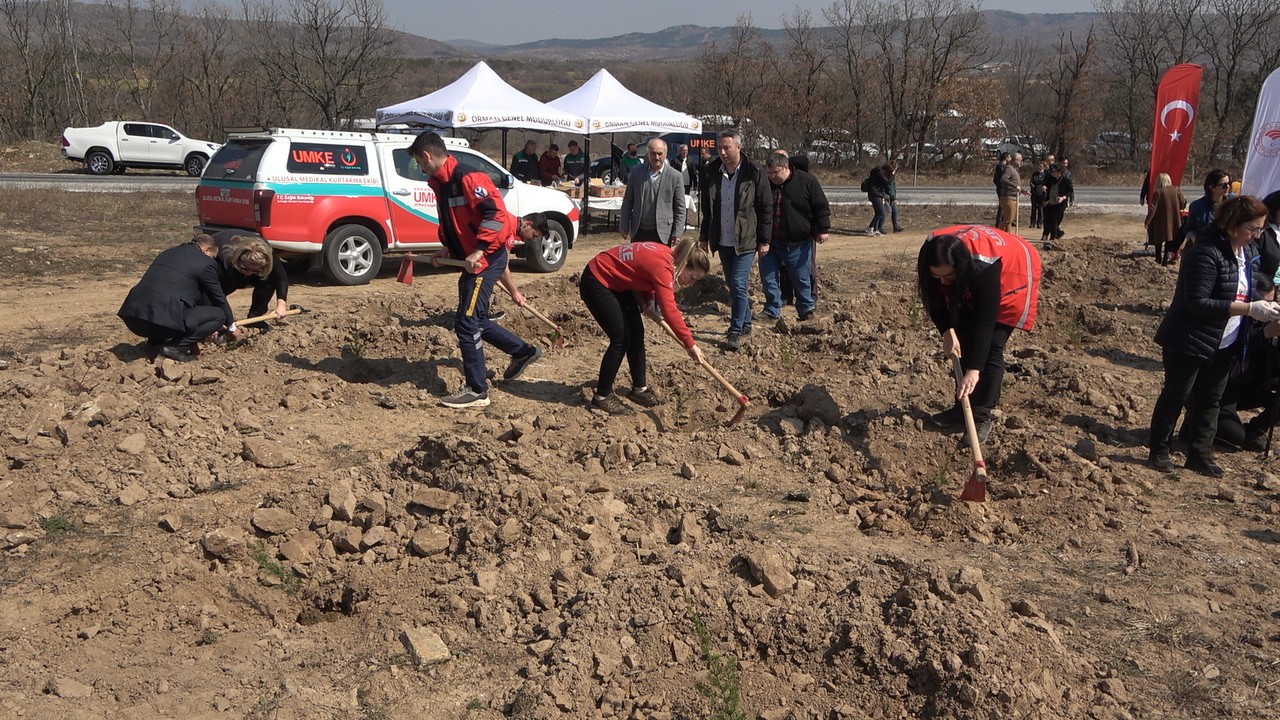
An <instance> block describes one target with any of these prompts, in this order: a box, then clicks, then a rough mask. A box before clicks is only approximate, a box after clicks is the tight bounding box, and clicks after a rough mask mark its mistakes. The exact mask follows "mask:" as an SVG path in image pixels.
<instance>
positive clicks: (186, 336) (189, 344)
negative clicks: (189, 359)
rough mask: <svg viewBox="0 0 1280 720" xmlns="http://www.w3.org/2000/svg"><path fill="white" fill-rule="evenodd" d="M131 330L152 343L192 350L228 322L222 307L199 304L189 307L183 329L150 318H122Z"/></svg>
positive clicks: (184, 318)
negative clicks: (155, 321)
mask: <svg viewBox="0 0 1280 720" xmlns="http://www.w3.org/2000/svg"><path fill="white" fill-rule="evenodd" d="M122 319H123V320H124V326H125V327H127V328H129V332H131V333H133V334H134V335H137V336H138V337H141V338H146V339H147V340H148V341H150V342H152V343H159V344H162V345H176V346H178V347H180V348H182V349H184V350H191V349H192V348H194V347H195V346H196V345H197V344H198V343H199V342H200V341H201V340H204V339H205V338H207V337H209V336H210V335H212V334H214V333H216V332H218V331H219V330H221V329H222V327H223V326H224V325H225V324H226V320H227V318H226V316H225V315H223V314H222V308H219V307H213V306H211V305H197V306H195V307H193V308H187V313H186V315H185V316H184V317H183V321H184V322H185V323H186V326H185V327H183V328H182V329H181V330H177V329H174V328H167V327H164V326H161V325H157V324H155V323H153V322H151V321H150V320H142V319H140V318H122Z"/></svg>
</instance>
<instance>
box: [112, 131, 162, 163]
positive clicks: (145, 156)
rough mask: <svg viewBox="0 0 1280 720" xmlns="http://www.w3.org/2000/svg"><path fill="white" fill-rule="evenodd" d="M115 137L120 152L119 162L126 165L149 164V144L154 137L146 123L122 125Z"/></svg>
mask: <svg viewBox="0 0 1280 720" xmlns="http://www.w3.org/2000/svg"><path fill="white" fill-rule="evenodd" d="M116 137H117V138H118V139H119V143H117V145H118V147H119V152H120V160H121V161H123V162H126V163H130V162H135V163H147V162H151V143H152V142H154V141H155V137H153V136H152V135H151V125H150V124H148V123H124V124H123V125H121V126H120V129H119V131H117V135H116Z"/></svg>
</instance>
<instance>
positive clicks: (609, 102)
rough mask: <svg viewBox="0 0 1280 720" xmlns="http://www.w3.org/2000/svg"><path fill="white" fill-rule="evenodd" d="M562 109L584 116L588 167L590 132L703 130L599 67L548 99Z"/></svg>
mask: <svg viewBox="0 0 1280 720" xmlns="http://www.w3.org/2000/svg"><path fill="white" fill-rule="evenodd" d="M547 105H548V106H550V107H553V108H556V109H558V110H560V111H562V112H565V113H568V114H571V115H574V116H580V117H584V118H586V120H587V130H586V133H587V138H586V146H585V147H584V148H583V152H585V153H586V154H587V165H588V168H589V167H590V164H591V134H592V133H600V132H607V133H617V132H663V133H665V132H687V133H700V132H702V121H701V120H699V119H698V118H696V117H694V116H692V115H686V114H685V113H682V112H676V111H675V110H672V109H671V108H667V107H663V106H661V105H659V104H657V103H655V102H653V101H651V100H646V99H645V98H643V97H641V96H639V95H637V94H635V93H633V92H631V91H630V90H628V89H627V88H626V86H624V85H623V84H622V83H620V82H618V80H617V78H615V77H614V76H613V75H611V74H610V73H609V71H608V70H605V69H603V68H601V69H600V71H599V72H597V73H596V74H595V75H593V76H592V77H591V79H590V80H588V81H586V82H585V83H583V84H582V87H580V88H578V89H577V90H574V91H572V92H569V93H567V94H565V95H561V96H560V97H558V98H556V99H555V100H552V101H551V102H549V103H547ZM589 204H590V203H589V201H588V202H585V203H584V204H583V222H582V227H583V231H584V232H586V227H587V221H588V220H589V219H590V217H589V216H590V212H589V210H590V208H589Z"/></svg>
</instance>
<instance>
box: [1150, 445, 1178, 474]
mask: <svg viewBox="0 0 1280 720" xmlns="http://www.w3.org/2000/svg"><path fill="white" fill-rule="evenodd" d="M1147 465H1149V466H1151V469H1152V470H1159V471H1160V472H1162V473H1171V472H1173V468H1174V465H1173V458H1171V457H1169V449H1168V448H1161V449H1159V450H1154V449H1153V450H1152V451H1151V453H1150V454H1149V455H1147Z"/></svg>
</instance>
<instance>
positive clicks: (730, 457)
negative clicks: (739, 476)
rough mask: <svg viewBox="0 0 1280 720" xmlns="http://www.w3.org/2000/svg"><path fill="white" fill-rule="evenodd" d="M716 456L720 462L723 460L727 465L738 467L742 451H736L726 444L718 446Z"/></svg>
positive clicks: (741, 459)
mask: <svg viewBox="0 0 1280 720" xmlns="http://www.w3.org/2000/svg"><path fill="white" fill-rule="evenodd" d="M717 457H719V458H720V460H721V462H724V463H725V464H728V465H733V466H734V467H740V466H741V465H742V462H743V458H742V453H740V452H738V451H737V450H734V449H733V448H731V447H729V446H728V445H721V446H720V452H719V453H717Z"/></svg>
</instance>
